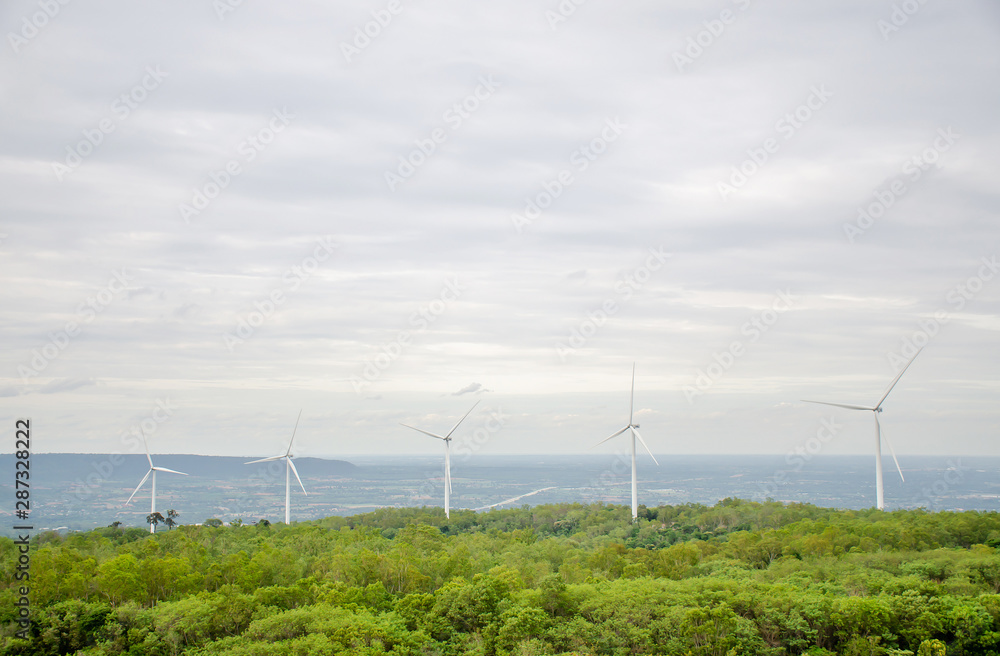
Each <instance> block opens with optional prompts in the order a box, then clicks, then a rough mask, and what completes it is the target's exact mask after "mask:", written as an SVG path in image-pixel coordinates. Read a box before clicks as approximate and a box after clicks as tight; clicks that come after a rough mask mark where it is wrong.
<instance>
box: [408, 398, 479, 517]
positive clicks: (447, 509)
mask: <svg viewBox="0 0 1000 656" xmlns="http://www.w3.org/2000/svg"><path fill="white" fill-rule="evenodd" d="M477 405H479V401H476V402H475V403H473V404H472V407H471V408H469V411H468V412H466V413H465V414H464V415H462V418H461V419H459V420H458V423H457V424H455V426H454V427H453V428H452V429H451V430H450V431H448V433H447V434H446V435H438V434H436V433H431V432H430V431H425V430H424V429H422V428H417V427H416V426H410V425H409V424H403V423H400V426H406V427H407V428H412V429H413V430H415V431H417V432H420V433H423V434H424V435H430V436H431V437H436V438H438V439H439V440H444V516H445V517H448V518H451V440H452V437H451V434H452V433H454V432H455V429H457V428H458V427H459V425H461V423H462V422H463V421H465V418H466V417H468V416H469V415H470V414H472V411H473V410H475V409H476V406H477Z"/></svg>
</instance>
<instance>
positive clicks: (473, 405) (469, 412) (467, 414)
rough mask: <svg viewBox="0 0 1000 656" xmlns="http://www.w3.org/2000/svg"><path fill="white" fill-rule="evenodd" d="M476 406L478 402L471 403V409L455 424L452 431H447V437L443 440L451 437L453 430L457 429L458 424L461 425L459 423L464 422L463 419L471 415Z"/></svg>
mask: <svg viewBox="0 0 1000 656" xmlns="http://www.w3.org/2000/svg"><path fill="white" fill-rule="evenodd" d="M477 405H479V401H476V402H475V403H473V404H472V407H471V408H469V411H468V412H466V413H465V414H464V415H462V418H461V419H459V420H458V423H457V424H455V428H452V429H451V430H450V431H448V434H447V435H445V438H449V437H451V434H452V433H454V432H455V429H456V428H458V427H459V425H460V424H461V423H462V422H463V421H465V418H466V417H468V416H469V415H470V414H472V411H473V410H475V409H476V406H477Z"/></svg>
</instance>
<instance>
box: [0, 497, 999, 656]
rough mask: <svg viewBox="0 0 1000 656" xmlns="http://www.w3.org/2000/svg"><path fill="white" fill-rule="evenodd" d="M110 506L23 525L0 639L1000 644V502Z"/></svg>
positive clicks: (883, 647)
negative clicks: (956, 506) (25, 573)
mask: <svg viewBox="0 0 1000 656" xmlns="http://www.w3.org/2000/svg"><path fill="white" fill-rule="evenodd" d="M640 514H641V517H640V520H639V521H638V522H637V523H635V524H632V523H631V522H630V521H629V519H630V517H629V510H628V508H625V507H620V506H605V505H590V506H583V505H579V504H562V505H553V506H538V507H535V508H527V507H524V508H520V509H515V510H493V511H490V512H487V513H474V512H471V511H455V512H453V513H452V517H451V518H450V519H447V520H446V519H445V517H444V514H443V512H442V511H441V510H439V509H386V510H380V511H378V512H374V513H369V514H365V515H358V516H355V517H346V518H345V517H330V518H327V519H325V520H320V521H316V522H304V523H296V524H292V525H291V526H286V525H284V524H272V525H263V524H262V525H244V526H229V527H219V526H179V527H177V528H174V529H173V530H170V531H161V532H159V533H157V534H156V535H154V536H151V535H150V534H149V533H148V532H147V531H145V530H143V529H137V528H125V529H123V528H121V527H118V526H115V527H108V528H105V529H99V530H95V531H91V532H88V533H75V534H71V535H69V536H66V537H60V536H59V535H56V534H54V533H47V534H43V535H41V536H38V537H37V538H36V540H35V544H33V545H32V562H31V580H30V586H31V603H32V608H33V611H32V612H33V626H32V629H31V639H30V640H28V641H25V640H21V639H18V638H15V637H14V633H15V631H16V624H15V622H14V619H15V617H16V610H15V606H14V602H15V600H16V599H17V597H16V596H15V590H16V589H17V586H18V585H20V584H18V583H16V582H15V581H14V573H15V565H14V563H16V560H17V558H16V548H15V545H14V543H13V541H12V540H10V539H6V538H0V553H2V555H3V558H2V560H0V563H2V567H3V570H2V571H0V576H2V577H3V581H4V586H3V589H2V592H0V597H2V599H0V626H2V630H0V645H2V650H3V653H4V654H31V655H39V656H44V655H49V654H75V653H80V654H88V655H93V656H96V655H105V654H129V655H139V654H155V655H163V656H166V655H175V654H190V655H204V656H209V655H213V656H229V655H232V656H236V655H239V656H256V655H265V654H289V655H291V654H295V655H306V654H340V653H344V654H373V655H374V654H467V653H468V654H565V653H578V654H696V655H701V654H705V655H708V654H719V655H729V654H734V655H735V654H740V655H742V654H768V655H778V654H803V653H805V654H810V655H816V656H820V655H827V654H851V655H854V654H906V653H912V654H919V656H930V655H932V654H933V655H937V654H945V653H947V654H956V655H962V654H970V655H971V654H1000V555H998V553H997V551H996V546H998V545H1000V514H997V513H978V512H962V513H947V512H942V513H930V512H926V511H921V510H917V511H897V512H891V513H885V512H880V511H875V510H871V511H837V510H830V509H824V508H818V507H815V506H810V505H800V504H793V505H782V504H778V503H765V504H759V503H751V502H745V501H740V500H735V499H726V500H724V501H721V502H719V503H718V504H717V505H715V506H714V507H706V506H702V505H693V504H692V505H684V506H666V507H661V508H655V509H645V508H643V509H641V513H640Z"/></svg>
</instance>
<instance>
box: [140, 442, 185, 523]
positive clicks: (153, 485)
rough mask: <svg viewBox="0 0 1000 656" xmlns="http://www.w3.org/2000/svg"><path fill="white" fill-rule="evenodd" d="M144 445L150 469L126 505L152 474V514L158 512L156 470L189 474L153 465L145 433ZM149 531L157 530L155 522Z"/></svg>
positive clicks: (183, 474) (182, 474) (150, 511)
mask: <svg viewBox="0 0 1000 656" xmlns="http://www.w3.org/2000/svg"><path fill="white" fill-rule="evenodd" d="M142 445H143V446H144V447H146V460H148V461H149V471H148V472H146V475H145V476H143V477H142V480H141V481H139V484H138V485H136V486H135V490H134V491H133V492H132V496H131V497H129V498H128V501H126V502H125V505H126V506H127V505H128V504H129V503H131V501H132V499H133V497H135V495H136V493H137V492H138V491H139V488H141V487H142V486H143V485H144V484H145V483H146V479H147V478H149V477H150V475H152V477H153V484H152V492H153V494H152V496H151V497H150V502H149V514H150V515H152V514H153V513H155V512H156V472H158V471H163V472H170V473H171V474H180V475H181V476H187V474H185V473H184V472H179V471H174V470H173V469H167V468H166V467H156V466H154V465H153V457H152V456H150V455H149V444H147V443H146V436H145V435H143V436H142ZM149 532H150V533H155V532H156V524H154V523H153V522H150V523H149Z"/></svg>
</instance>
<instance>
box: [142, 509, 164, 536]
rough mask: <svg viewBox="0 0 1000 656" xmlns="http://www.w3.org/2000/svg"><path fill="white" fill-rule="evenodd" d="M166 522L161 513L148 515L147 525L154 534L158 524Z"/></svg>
mask: <svg viewBox="0 0 1000 656" xmlns="http://www.w3.org/2000/svg"><path fill="white" fill-rule="evenodd" d="M165 521H166V520H165V519H163V515H161V514H160V513H159V512H154V513H150V514H148V515H146V523H147V524H149V528H150V532H152V529H153V528H155V527H156V525H157V524H159V523H160V522H165Z"/></svg>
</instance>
